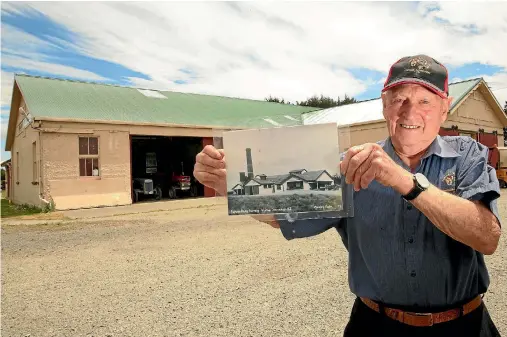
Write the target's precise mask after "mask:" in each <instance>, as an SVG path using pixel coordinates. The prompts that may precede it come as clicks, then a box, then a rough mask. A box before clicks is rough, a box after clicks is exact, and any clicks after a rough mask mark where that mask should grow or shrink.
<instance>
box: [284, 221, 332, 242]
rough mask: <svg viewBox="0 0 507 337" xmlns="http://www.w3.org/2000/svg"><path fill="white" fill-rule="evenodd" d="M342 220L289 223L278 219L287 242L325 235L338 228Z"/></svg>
mask: <svg viewBox="0 0 507 337" xmlns="http://www.w3.org/2000/svg"><path fill="white" fill-rule="evenodd" d="M339 222H340V219H308V220H296V221H294V222H289V221H288V220H286V219H278V223H279V224H280V230H281V231H282V234H283V236H284V237H285V239H287V240H292V239H300V238H307V237H311V236H315V235H318V234H321V233H324V232H325V231H327V230H328V229H330V228H333V227H337V226H338V225H339Z"/></svg>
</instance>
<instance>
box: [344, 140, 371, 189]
mask: <svg viewBox="0 0 507 337" xmlns="http://www.w3.org/2000/svg"><path fill="white" fill-rule="evenodd" d="M372 149H373V147H372V146H371V145H367V146H365V147H364V150H363V151H361V152H359V153H357V154H356V155H355V156H353V157H352V158H350V160H349V164H348V167H347V174H346V175H345V177H346V179H345V181H346V182H347V183H348V184H350V183H352V182H353V181H354V175H355V173H356V170H357V168H358V167H359V166H361V164H363V162H364V161H365V160H367V159H368V157H369V156H370V155H371V153H372Z"/></svg>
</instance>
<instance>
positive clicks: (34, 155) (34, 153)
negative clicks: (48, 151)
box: [32, 142, 39, 183]
mask: <svg viewBox="0 0 507 337" xmlns="http://www.w3.org/2000/svg"><path fill="white" fill-rule="evenodd" d="M37 173H38V172H37V144H36V142H33V143H32V174H33V177H32V182H34V183H35V182H38V181H39V177H38V174H37Z"/></svg>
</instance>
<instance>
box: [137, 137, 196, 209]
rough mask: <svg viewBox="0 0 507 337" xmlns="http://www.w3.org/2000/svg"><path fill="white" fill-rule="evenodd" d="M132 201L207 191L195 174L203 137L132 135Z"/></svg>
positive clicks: (186, 196) (182, 195) (179, 196)
mask: <svg viewBox="0 0 507 337" xmlns="http://www.w3.org/2000/svg"><path fill="white" fill-rule="evenodd" d="M130 146H131V151H132V152H131V153H132V156H131V169H132V171H131V172H132V202H139V201H144V200H162V199H176V198H196V197H200V196H203V195H204V186H203V185H201V184H200V183H199V182H197V181H196V180H195V179H194V177H193V174H192V173H193V169H194V163H195V156H196V155H197V153H199V151H201V150H202V138H197V137H162V136H131V138H130Z"/></svg>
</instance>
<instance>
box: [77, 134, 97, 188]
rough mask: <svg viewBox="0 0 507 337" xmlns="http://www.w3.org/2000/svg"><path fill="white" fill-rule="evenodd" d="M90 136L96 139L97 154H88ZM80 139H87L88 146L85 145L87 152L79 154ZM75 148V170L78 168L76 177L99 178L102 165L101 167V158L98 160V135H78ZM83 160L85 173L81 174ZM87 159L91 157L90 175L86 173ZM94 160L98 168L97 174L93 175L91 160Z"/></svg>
mask: <svg viewBox="0 0 507 337" xmlns="http://www.w3.org/2000/svg"><path fill="white" fill-rule="evenodd" d="M91 138H95V139H97V154H90V139H91ZM81 139H88V147H87V151H88V154H81ZM77 148H78V149H77V150H78V165H77V170H78V172H77V173H78V177H79V178H80V179H101V177H102V176H101V172H102V167H101V163H100V162H101V160H100V137H99V136H97V135H86V136H78V146H77ZM82 159H83V160H84V166H85V167H84V173H85V175H81V160H82ZM87 159H92V164H91V165H92V172H91V173H92V175H86V173H87V172H86V166H87V165H86V160H87ZM94 160H96V161H97V169H98V171H99V172H98V175H96V176H94V175H93V167H94V165H93V162H94Z"/></svg>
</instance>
